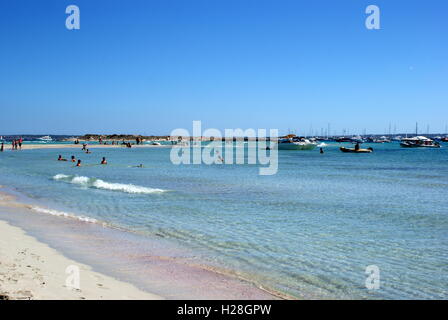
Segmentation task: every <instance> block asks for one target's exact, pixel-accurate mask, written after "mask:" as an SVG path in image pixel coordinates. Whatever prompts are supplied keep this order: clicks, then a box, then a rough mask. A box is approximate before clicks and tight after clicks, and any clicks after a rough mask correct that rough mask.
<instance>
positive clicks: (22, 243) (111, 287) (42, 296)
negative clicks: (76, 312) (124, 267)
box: [0, 221, 162, 300]
mask: <svg viewBox="0 0 448 320" xmlns="http://www.w3.org/2000/svg"><path fill="white" fill-rule="evenodd" d="M69 266H76V267H78V268H79V275H80V277H79V279H80V285H79V289H76V288H73V287H68V286H67V285H66V281H67V278H69V277H70V276H71V275H73V274H74V273H73V271H71V270H70V269H69V270H68V271H69V272H70V271H71V273H66V269H67V267H69ZM72 268H73V267H72ZM73 283H74V282H72V281H70V278H69V281H68V284H69V285H70V284H73ZM0 299H19V300H29V299H32V300H34V299H39V300H47V299H62V300H82V299H95V300H98V299H100V300H101V299H150V300H154V299H162V298H161V297H159V296H157V295H155V294H151V293H147V292H144V291H141V290H139V289H138V288H136V287H135V286H133V285H131V284H128V283H125V282H121V281H118V280H116V279H114V278H111V277H109V276H105V275H103V274H100V273H98V272H94V271H92V269H91V268H90V267H89V266H87V265H84V264H80V263H78V262H76V261H73V260H71V259H68V258H66V257H65V256H63V255H62V254H60V253H59V252H57V251H56V250H54V249H52V248H50V247H49V246H47V245H46V244H44V243H41V242H39V241H37V240H36V239H35V238H33V237H31V236H29V235H27V234H26V233H25V232H24V231H23V230H22V229H20V228H17V227H14V226H11V225H9V224H8V223H6V222H4V221H0Z"/></svg>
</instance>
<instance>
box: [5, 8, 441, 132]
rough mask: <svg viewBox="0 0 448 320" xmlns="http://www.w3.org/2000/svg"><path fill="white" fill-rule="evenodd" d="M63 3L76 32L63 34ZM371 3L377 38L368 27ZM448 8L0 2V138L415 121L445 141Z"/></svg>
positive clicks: (402, 126)
mask: <svg viewBox="0 0 448 320" xmlns="http://www.w3.org/2000/svg"><path fill="white" fill-rule="evenodd" d="M69 4H75V5H77V6H79V8H80V12H81V28H80V30H68V29H67V28H66V27H65V19H66V17H67V16H68V15H67V14H66V13H65V9H66V6H67V5H69ZM370 4H375V5H377V6H378V7H379V8H380V10H381V29H380V30H367V29H366V27H365V19H366V17H367V14H365V9H366V7H367V6H368V5H370ZM447 11H448V3H446V1H441V0H432V1H426V2H423V1H412V2H409V1H404V0H397V1H394V2H393V3H391V2H390V1H384V0H381V1H374V2H372V1H363V0H362V1H359V0H351V1H344V2H331V3H329V2H328V1H322V0H318V1H313V2H309V1H292V0H281V1H249V0H247V1H236V0H226V1H219V0H217V1H213V2H210V1H205V0H195V1H188V2H186V1H180V0H169V1H163V2H161V1H140V0H139V1H133V2H132V5H131V4H123V3H122V2H120V1H116V0H112V1H100V0H99V1H95V2H92V1H86V0H75V1H73V2H70V3H68V2H61V1H57V0H48V1H44V2H39V3H37V2H31V3H30V2H29V1H24V0H17V1H14V2H2V3H1V4H0V37H1V39H2V50H1V51H0V65H1V67H2V70H4V72H2V73H1V74H0V106H1V109H2V114H3V115H4V117H5V119H6V120H7V121H3V123H2V127H1V128H0V130H1V131H2V132H9V134H23V132H29V134H41V133H42V132H43V131H49V132H52V134H61V135H70V134H71V133H73V132H86V133H87V132H92V133H97V134H107V133H111V132H135V133H136V134H142V135H161V134H163V135H169V134H170V132H171V131H172V130H173V129H176V128H186V129H190V128H191V123H192V121H193V120H201V121H202V122H203V126H204V128H217V129H220V130H223V129H224V128H242V129H247V128H266V129H271V128H277V129H279V130H280V134H286V133H288V132H293V133H296V134H298V135H310V134H312V135H315V134H316V132H317V133H318V134H319V135H320V134H321V133H322V130H323V132H324V133H325V130H327V126H328V123H330V124H331V132H330V135H334V134H337V135H343V134H344V131H343V130H348V131H346V134H347V135H353V134H363V132H364V130H366V132H367V133H370V134H386V133H388V132H389V126H391V129H390V132H391V133H392V134H393V133H394V132H396V133H399V132H401V133H403V132H409V133H413V132H415V122H416V121H418V122H419V132H421V133H422V134H424V133H426V132H427V126H428V125H429V132H430V133H431V134H432V133H446V126H447V123H448V111H447V110H448V108H447V101H448V90H446V88H447V78H446V75H447V74H448V72H447V71H448V59H447V58H448V57H447V52H448V44H447V42H446V32H447V31H448V20H447V19H446V18H445V13H446V12H447ZM42 128H48V129H47V130H42ZM347 132H348V133H347ZM47 134H48V133H47Z"/></svg>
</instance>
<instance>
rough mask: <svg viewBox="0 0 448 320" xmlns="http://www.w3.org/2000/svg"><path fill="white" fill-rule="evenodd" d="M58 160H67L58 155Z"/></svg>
mask: <svg viewBox="0 0 448 320" xmlns="http://www.w3.org/2000/svg"><path fill="white" fill-rule="evenodd" d="M58 161H67V159H64V158H62V156H61V155H59V157H58Z"/></svg>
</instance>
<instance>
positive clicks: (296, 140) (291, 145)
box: [277, 135, 317, 150]
mask: <svg viewBox="0 0 448 320" xmlns="http://www.w3.org/2000/svg"><path fill="white" fill-rule="evenodd" d="M277 146H278V150H313V149H314V148H316V146H317V143H316V142H311V141H310V140H308V139H306V138H304V137H297V136H295V135H289V136H286V137H284V138H281V139H279V140H278V142H277Z"/></svg>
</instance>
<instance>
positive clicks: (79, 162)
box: [76, 159, 81, 167]
mask: <svg viewBox="0 0 448 320" xmlns="http://www.w3.org/2000/svg"><path fill="white" fill-rule="evenodd" d="M76 166H77V167H80V166H81V159H78V163H77V164H76Z"/></svg>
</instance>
